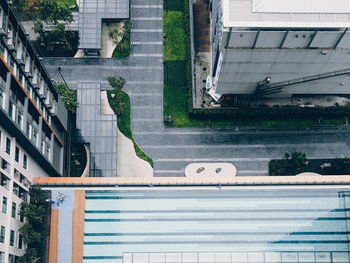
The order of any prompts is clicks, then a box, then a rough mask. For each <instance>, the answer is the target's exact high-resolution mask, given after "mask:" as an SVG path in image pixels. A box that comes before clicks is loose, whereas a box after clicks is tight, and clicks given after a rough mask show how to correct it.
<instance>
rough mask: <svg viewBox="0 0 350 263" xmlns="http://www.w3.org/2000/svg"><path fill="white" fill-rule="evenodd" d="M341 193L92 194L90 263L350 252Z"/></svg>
mask: <svg viewBox="0 0 350 263" xmlns="http://www.w3.org/2000/svg"><path fill="white" fill-rule="evenodd" d="M349 200H350V199H349V193H348V192H344V191H342V190H341V189H334V190H333V189H322V190H321V189H319V190H317V189H314V190H312V189H307V190H285V189H283V190H282V189H281V190H224V189H221V190H212V191H210V190H196V191H191V190H169V191H137V190H135V191H112V192H87V193H86V201H85V209H86V210H85V231H84V232H85V233H84V262H85V263H92V262H96V263H107V262H108V263H112V262H113V263H118V262H122V256H123V253H126V252H132V253H139V252H200V251H205V252H210V251H212V252H220V251H222V252H233V251H239V252H246V251H256V252H258V251H262V252H267V251H270V252H273V251H275V252H280V251H289V252H294V251H295V252H303V251H305V252H340V251H343V252H344V251H346V252H348V251H349V233H350V232H349V231H350V229H348V227H349V223H350V221H349V219H350V213H349V211H350V202H349Z"/></svg>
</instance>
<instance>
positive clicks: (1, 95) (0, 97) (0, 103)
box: [0, 88, 5, 108]
mask: <svg viewBox="0 0 350 263" xmlns="http://www.w3.org/2000/svg"><path fill="white" fill-rule="evenodd" d="M4 103H5V98H4V91H3V90H2V89H1V88H0V108H4Z"/></svg>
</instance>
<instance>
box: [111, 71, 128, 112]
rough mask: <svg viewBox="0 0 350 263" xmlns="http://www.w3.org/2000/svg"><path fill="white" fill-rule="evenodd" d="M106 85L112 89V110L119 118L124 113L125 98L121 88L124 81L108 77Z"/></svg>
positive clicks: (119, 78)
mask: <svg viewBox="0 0 350 263" xmlns="http://www.w3.org/2000/svg"><path fill="white" fill-rule="evenodd" d="M107 81H108V84H109V85H110V86H111V87H112V88H113V89H114V92H113V96H114V98H113V110H114V113H115V114H116V115H117V116H121V115H123V114H124V111H125V101H124V100H125V96H124V92H122V88H123V87H124V85H125V79H123V78H122V77H108V78H107Z"/></svg>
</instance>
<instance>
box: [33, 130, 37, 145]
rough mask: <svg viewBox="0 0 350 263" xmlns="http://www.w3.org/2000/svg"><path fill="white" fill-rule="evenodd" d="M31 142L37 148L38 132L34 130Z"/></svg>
mask: <svg viewBox="0 0 350 263" xmlns="http://www.w3.org/2000/svg"><path fill="white" fill-rule="evenodd" d="M33 142H34V144H35V146H36V147H38V131H37V130H36V129H33Z"/></svg>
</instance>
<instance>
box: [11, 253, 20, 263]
mask: <svg viewBox="0 0 350 263" xmlns="http://www.w3.org/2000/svg"><path fill="white" fill-rule="evenodd" d="M18 262H19V257H18V256H15V255H12V254H9V263H18Z"/></svg>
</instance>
